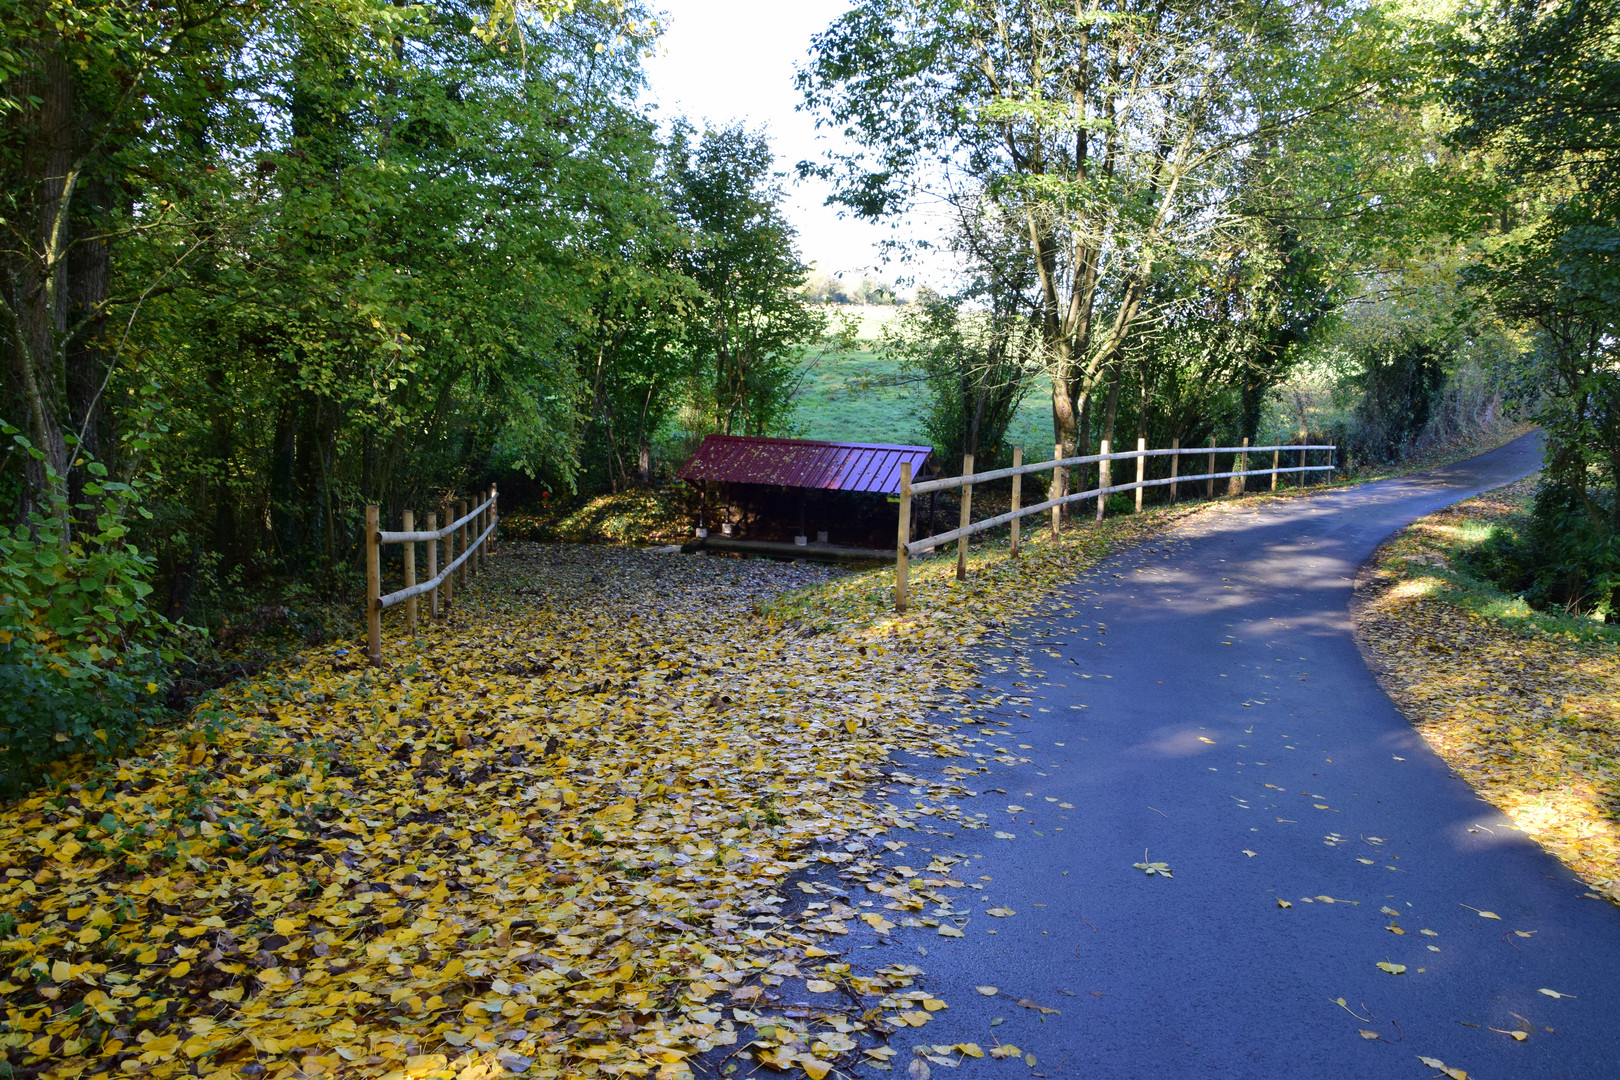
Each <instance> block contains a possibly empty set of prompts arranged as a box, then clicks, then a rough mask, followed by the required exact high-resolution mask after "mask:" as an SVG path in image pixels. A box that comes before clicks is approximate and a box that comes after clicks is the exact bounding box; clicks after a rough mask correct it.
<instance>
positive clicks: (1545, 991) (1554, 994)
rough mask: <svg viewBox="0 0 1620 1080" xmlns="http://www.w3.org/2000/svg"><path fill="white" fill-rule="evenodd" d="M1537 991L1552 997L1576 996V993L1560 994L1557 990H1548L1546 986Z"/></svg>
mask: <svg viewBox="0 0 1620 1080" xmlns="http://www.w3.org/2000/svg"><path fill="white" fill-rule="evenodd" d="M1536 993H1538V994H1546V995H1547V996H1548V997H1550V998H1573V997H1574V996H1575V995H1574V994H1560V993H1559V992H1558V991H1556V990H1548V989H1547V988H1546V987H1545V986H1544V987H1542V988H1541V989H1540V990H1537V991H1536Z"/></svg>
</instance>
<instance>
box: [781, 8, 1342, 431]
mask: <svg viewBox="0 0 1620 1080" xmlns="http://www.w3.org/2000/svg"><path fill="white" fill-rule="evenodd" d="M1346 23H1347V15H1346V14H1345V12H1343V11H1341V10H1340V9H1338V8H1335V7H1331V6H1330V7H1301V6H1290V5H1280V4H1274V3H1269V2H1265V0H1256V2H1250V0H1222V2H1220V3H1217V4H1215V5H1213V6H1212V5H1209V4H1185V3H1180V2H1172V3H1156V4H1144V3H1138V2H1135V0H1121V2H1114V3H1101V2H1094V3H1082V4H1073V5H1071V4H1060V3H1056V2H1054V0H1027V2H1012V0H966V2H950V0H866V2H864V3H861V4H859V5H858V6H857V7H856V8H855V9H853V10H852V11H850V12H849V13H848V14H846V15H845V16H843V17H842V18H841V19H840V20H839V21H838V22H837V23H835V24H834V25H833V27H832V28H831V29H829V30H828V31H826V32H825V33H823V34H822V35H820V36H819V37H818V38H817V39H816V42H815V57H814V59H813V61H812V62H811V64H810V66H809V67H808V68H807V69H806V70H805V71H804V72H802V73H801V76H800V85H801V87H802V88H803V90H804V92H805V95H806V98H805V100H806V105H807V107H809V108H811V109H814V110H816V111H817V112H819V113H820V120H821V122H824V123H827V124H829V125H831V126H834V127H838V128H841V129H844V130H845V131H846V132H847V133H848V134H849V136H850V137H851V138H852V139H853V141H854V142H855V143H856V145H857V149H856V150H855V151H853V152H851V153H849V154H846V155H843V156H841V157H837V158H835V159H834V160H833V161H831V162H829V163H824V164H820V165H815V164H811V163H806V164H805V165H804V166H801V168H803V169H804V170H805V171H806V172H814V173H819V174H821V175H823V176H827V177H830V178H833V179H835V180H836V181H837V182H838V183H839V185H840V186H839V188H838V192H837V195H836V198H837V199H838V200H840V201H842V202H843V203H845V204H846V205H848V206H850V207H851V208H853V209H854V210H855V211H856V212H857V213H860V214H862V215H865V216H868V217H877V216H881V215H883V214H886V213H890V212H894V211H897V210H900V209H903V208H905V207H906V206H907V205H909V204H910V203H911V202H912V201H913V198H914V196H913V195H912V191H913V189H914V188H916V187H917V186H919V185H927V184H930V183H931V184H932V185H933V187H934V188H935V189H937V190H938V192H939V193H942V194H945V195H947V196H952V195H954V196H961V195H964V194H965V195H966V196H967V197H969V198H972V197H977V193H979V192H982V193H984V194H985V195H988V196H989V197H990V198H993V199H994V200H996V201H997V202H998V203H999V204H1000V205H1001V206H1002V207H1004V208H1005V209H1006V210H1007V211H1008V212H1009V213H1013V214H1015V215H1016V216H1017V217H1018V218H1019V220H1020V221H1021V226H1022V231H1023V233H1024V235H1025V239H1026V242H1027V244H1028V249H1029V253H1030V257H1031V259H1032V261H1033V264H1034V267H1035V273H1036V281H1037V285H1038V295H1039V304H1040V308H1039V310H1040V325H1041V336H1042V343H1043V350H1044V353H1045V361H1046V364H1047V365H1048V369H1049V371H1050V374H1051V384H1052V391H1051V394H1052V413H1053V425H1054V432H1055V434H1056V436H1057V439H1058V441H1059V442H1061V443H1062V444H1063V445H1065V446H1067V447H1073V446H1075V445H1076V444H1077V443H1085V442H1089V434H1088V423H1089V417H1090V411H1091V407H1092V399H1093V395H1094V394H1095V393H1096V391H1097V390H1098V388H1099V385H1100V384H1101V383H1102V382H1103V380H1105V379H1106V380H1107V384H1108V392H1107V396H1106V399H1105V402H1104V404H1103V414H1104V415H1103V419H1102V428H1103V432H1104V438H1107V439H1110V440H1111V439H1112V436H1113V427H1114V423H1115V417H1116V413H1117V408H1118V399H1119V391H1120V386H1121V379H1122V377H1123V375H1124V371H1125V367H1124V364H1125V360H1126V355H1127V349H1128V347H1129V345H1130V342H1131V339H1132V336H1133V334H1135V333H1136V332H1138V330H1139V328H1140V324H1141V321H1142V319H1143V317H1144V306H1145V304H1146V303H1147V301H1148V296H1149V291H1150V289H1151V287H1152V283H1153V280H1154V275H1155V273H1156V271H1157V269H1158V268H1159V266H1160V265H1161V263H1162V262H1163V260H1164V259H1165V258H1166V257H1167V255H1168V254H1169V253H1172V252H1176V251H1184V252H1186V251H1191V250H1194V249H1196V248H1197V247H1198V246H1199V245H1200V244H1201V243H1203V242H1204V241H1206V240H1207V239H1208V238H1209V237H1210V236H1211V235H1213V234H1216V233H1218V232H1220V231H1221V230H1222V229H1224V228H1226V227H1228V226H1229V225H1230V224H1231V222H1232V220H1233V215H1232V214H1231V212H1230V208H1229V206H1228V205H1227V203H1228V202H1229V200H1230V199H1232V198H1235V197H1236V195H1237V193H1238V191H1239V188H1238V187H1237V186H1235V185H1232V184H1229V183H1228V184H1223V183H1221V181H1223V180H1227V181H1229V180H1231V179H1232V178H1233V177H1234V174H1235V171H1236V163H1237V162H1238V161H1239V160H1241V159H1242V158H1243V157H1244V156H1246V155H1247V154H1249V153H1250V152H1252V150H1253V149H1254V148H1255V147H1256V146H1257V145H1258V144H1259V143H1260V142H1261V141H1262V140H1263V139H1265V138H1267V137H1271V136H1274V135H1275V134H1276V133H1278V132H1281V131H1284V130H1287V129H1288V128H1289V127H1290V126H1292V125H1294V124H1297V123H1299V122H1301V121H1302V120H1303V119H1305V118H1309V117H1311V116H1314V115H1316V114H1317V113H1319V112H1321V111H1323V110H1326V109H1330V108H1333V107H1335V106H1337V105H1339V104H1341V103H1343V102H1345V101H1348V100H1352V99H1354V98H1356V97H1357V96H1358V95H1360V94H1362V93H1363V92H1364V81H1363V80H1361V79H1360V78H1359V77H1358V76H1356V75H1355V74H1354V73H1347V72H1346V71H1342V70H1339V69H1337V68H1336V67H1335V66H1334V63H1333V62H1332V61H1331V60H1330V59H1329V58H1330V57H1331V56H1332V48H1331V47H1332V46H1333V45H1334V44H1335V43H1336V41H1337V40H1338V38H1339V37H1340V36H1341V35H1342V34H1344V33H1346V32H1347V30H1348V27H1347V26H1346Z"/></svg>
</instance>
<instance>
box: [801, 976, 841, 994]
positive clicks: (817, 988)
mask: <svg viewBox="0 0 1620 1080" xmlns="http://www.w3.org/2000/svg"><path fill="white" fill-rule="evenodd" d="M804 988H805V989H806V990H808V991H810V992H811V993H812V994H831V993H833V992H835V991H836V990H837V989H838V984H837V983H830V982H828V981H827V980H826V979H809V980H807V981H806V982H805V984H804Z"/></svg>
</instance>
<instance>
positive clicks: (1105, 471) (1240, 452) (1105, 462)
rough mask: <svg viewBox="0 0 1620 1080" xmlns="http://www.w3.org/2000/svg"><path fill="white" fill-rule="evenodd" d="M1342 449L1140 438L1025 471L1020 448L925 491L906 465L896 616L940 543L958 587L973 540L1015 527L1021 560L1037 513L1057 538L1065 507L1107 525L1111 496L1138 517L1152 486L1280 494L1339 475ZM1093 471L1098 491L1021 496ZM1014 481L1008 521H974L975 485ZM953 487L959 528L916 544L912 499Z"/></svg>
mask: <svg viewBox="0 0 1620 1080" xmlns="http://www.w3.org/2000/svg"><path fill="white" fill-rule="evenodd" d="M1336 449H1337V448H1336V447H1334V446H1332V445H1326V446H1323V445H1314V444H1313V445H1302V444H1295V445H1290V446H1281V445H1279V446H1250V445H1249V440H1248V439H1244V440H1243V445H1242V446H1216V445H1215V440H1214V439H1211V440H1210V444H1209V445H1208V446H1182V445H1180V440H1177V441H1176V442H1175V443H1173V444H1172V445H1171V447H1170V448H1169V449H1167V450H1149V449H1148V448H1147V441H1146V440H1145V439H1138V440H1137V443H1136V449H1135V450H1127V451H1122V452H1119V453H1110V452H1109V449H1108V443H1107V441H1106V440H1105V441H1104V442H1103V444H1102V453H1100V454H1084V455H1081V456H1079V457H1064V456H1063V448H1062V447H1061V446H1058V447H1054V448H1053V456H1052V460H1050V461H1037V462H1034V463H1032V464H1028V465H1026V464H1024V460H1023V459H1024V451H1023V448H1022V447H1017V448H1014V450H1013V464H1012V467H1011V468H1007V469H992V470H990V471H988V472H982V473H978V474H975V473H974V472H973V455H972V454H967V455H965V456H964V457H963V459H962V475H961V476H949V477H942V478H941V479H938V480H926V481H923V482H922V483H920V484H913V483H912V482H911V466H910V464H909V463H905V464H902V465H901V466H900V535H899V539H898V543H897V545H896V547H895V567H894V608H895V610H896V611H904V610H906V590H907V586H908V584H909V575H910V562H911V556H913V555H916V554H919V553H921V552H925V551H932V550H933V549H934V548H936V547H938V546H940V545H941V544H948V543H950V542H951V541H952V540H955V541H956V542H957V546H956V577H957V579H958V580H961V579H962V578H965V577H966V576H967V549H968V540H969V539H970V538H971V537H972V536H973V535H974V534H975V533H981V532H986V531H988V530H990V529H995V528H999V527H1001V526H1002V525H1008V524H1010V525H1011V526H1012V529H1011V534H1012V546H1011V553H1012V554H1013V555H1017V554H1018V547H1019V529H1018V526H1019V522H1021V521H1022V520H1023V519H1024V518H1026V517H1029V516H1031V515H1033V514H1040V513H1045V512H1046V511H1048V510H1050V511H1051V513H1052V535H1053V536H1056V535H1057V534H1058V533H1059V531H1060V530H1061V529H1062V527H1063V524H1062V523H1063V514H1062V508H1063V507H1064V506H1066V505H1068V504H1070V503H1077V502H1082V501H1084V500H1086V499H1096V500H1097V520H1098V521H1101V520H1103V515H1104V514H1105V513H1106V510H1107V505H1108V496H1110V495H1112V494H1114V493H1115V492H1120V491H1134V492H1136V511H1137V512H1138V513H1140V512H1141V510H1142V493H1143V491H1145V490H1146V489H1147V488H1150V487H1163V486H1166V485H1168V486H1169V488H1170V500H1171V501H1172V502H1174V501H1176V498H1177V496H1178V495H1179V493H1180V492H1179V489H1180V486H1181V485H1182V484H1192V483H1196V482H1197V481H1204V482H1205V483H1206V484H1207V485H1208V497H1209V498H1214V497H1215V481H1217V480H1227V481H1229V486H1228V490H1229V492H1230V493H1232V494H1237V493H1239V492H1241V491H1242V490H1243V487H1244V484H1245V480H1244V478H1245V477H1250V476H1270V477H1271V490H1273V491H1275V490H1277V478H1278V477H1279V476H1282V475H1285V474H1288V473H1298V474H1300V483H1301V484H1303V483H1305V480H1306V477H1307V474H1309V473H1314V472H1332V471H1333V453H1334V451H1335V450H1336ZM1268 451H1269V452H1270V453H1271V468H1269V469H1250V468H1249V467H1248V463H1249V455H1250V454H1263V453H1266V452H1268ZM1314 451H1325V452H1327V455H1328V458H1327V464H1325V465H1312V464H1310V463H1309V462H1310V455H1311V453H1312V452H1314ZM1285 453H1290V454H1292V453H1298V454H1299V464H1297V465H1289V466H1284V465H1283V464H1282V455H1283V454H1285ZM1217 454H1232V455H1234V460H1233V465H1234V468H1232V469H1229V470H1227V471H1225V472H1218V471H1216V468H1215V457H1216V455H1217ZM1193 455H1198V456H1205V455H1207V456H1208V458H1209V466H1208V471H1206V472H1202V473H1197V474H1192V475H1187V476H1182V475H1180V466H1181V459H1182V458H1183V457H1190V456H1193ZM1151 457H1168V458H1169V459H1170V475H1169V476H1167V477H1166V476H1161V477H1155V478H1154V479H1152V480H1149V479H1147V459H1148V458H1151ZM1116 461H1135V462H1136V479H1135V480H1134V481H1133V482H1131V483H1126V484H1114V483H1110V470H1111V467H1112V465H1113V463H1114V462H1116ZM1092 464H1095V465H1097V467H1098V473H1097V480H1098V484H1097V486H1096V487H1094V488H1091V489H1090V490H1087V491H1076V492H1071V493H1068V494H1064V495H1059V496H1057V497H1055V498H1051V499H1047V500H1046V501H1045V502H1041V503H1036V504H1034V505H1032V506H1022V505H1020V496H1021V494H1022V479H1023V477H1024V476H1026V475H1028V474H1030V473H1035V472H1046V471H1048V470H1051V471H1052V473H1053V487H1056V488H1061V486H1062V479H1063V476H1064V472H1063V470H1066V469H1072V468H1075V467H1077V466H1085V465H1092ZM1008 478H1011V480H1012V509H1011V510H1009V511H1008V512H1007V513H1005V514H997V515H996V516H995V517H990V518H985V519H984V520H983V521H974V520H973V519H972V518H973V487H974V485H975V484H987V483H990V482H991V481H993V480H1006V479H1008ZM955 488H961V489H962V514H961V522H960V524H959V526H958V527H957V528H955V529H952V530H951V531H950V532H944V533H939V534H937V535H935V536H925V537H923V538H921V539H918V540H913V539H911V500H912V499H913V498H914V497H915V496H917V495H927V494H929V493H930V492H937V491H950V490H953V489H955Z"/></svg>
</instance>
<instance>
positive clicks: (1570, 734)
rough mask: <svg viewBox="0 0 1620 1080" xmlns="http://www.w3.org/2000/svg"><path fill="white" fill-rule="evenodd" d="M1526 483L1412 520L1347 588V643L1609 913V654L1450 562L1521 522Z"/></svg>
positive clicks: (1601, 639) (1452, 759) (1612, 715)
mask: <svg viewBox="0 0 1620 1080" xmlns="http://www.w3.org/2000/svg"><path fill="white" fill-rule="evenodd" d="M1533 485H1534V480H1533V479H1532V480H1526V481H1522V482H1521V483H1519V484H1515V485H1512V486H1511V487H1507V488H1503V489H1501V490H1499V491H1496V492H1493V493H1491V494H1488V495H1485V496H1482V497H1480V498H1477V499H1473V500H1470V501H1468V502H1465V503H1460V504H1458V505H1457V506H1454V507H1452V508H1450V509H1448V510H1446V511H1442V512H1441V513H1438V514H1434V515H1431V516H1430V517H1427V518H1424V519H1423V520H1421V521H1419V522H1417V523H1416V524H1415V525H1413V526H1412V527H1411V528H1410V529H1408V530H1407V531H1406V532H1404V533H1402V534H1401V535H1400V536H1399V537H1398V538H1397V539H1396V540H1394V541H1393V542H1391V543H1390V544H1389V545H1387V546H1386V547H1384V548H1383V549H1381V550H1380V552H1379V555H1378V556H1377V557H1376V558H1375V560H1374V561H1373V564H1372V566H1371V569H1370V571H1369V572H1367V573H1364V575H1363V579H1362V581H1361V583H1360V585H1359V588H1358V591H1359V593H1360V596H1359V603H1358V608H1357V631H1358V634H1359V636H1360V638H1361V642H1362V646H1363V648H1364V649H1365V650H1366V651H1367V653H1368V654H1369V655H1370V657H1371V658H1372V660H1373V661H1374V664H1375V667H1377V668H1380V669H1382V670H1381V678H1382V679H1383V681H1384V684H1385V687H1386V689H1388V690H1389V691H1390V694H1391V696H1392V697H1394V698H1395V699H1396V701H1397V702H1398V703H1399V704H1400V705H1401V708H1402V710H1403V711H1404V712H1405V713H1406V715H1407V716H1408V717H1410V718H1411V720H1412V722H1413V724H1414V725H1415V726H1416V727H1417V729H1418V731H1419V732H1420V733H1421V734H1422V735H1423V737H1424V738H1425V739H1427V740H1428V742H1429V744H1430V745H1431V746H1433V747H1434V749H1435V750H1436V751H1437V752H1438V753H1439V754H1440V756H1441V757H1443V758H1444V759H1445V760H1446V763H1447V764H1448V765H1450V766H1451V767H1452V769H1453V770H1455V771H1456V772H1457V773H1458V774H1459V775H1460V776H1462V777H1463V778H1464V779H1465V780H1467V781H1468V782H1469V783H1470V784H1472V785H1473V786H1474V788H1475V789H1476V790H1477V791H1479V793H1480V794H1481V795H1483V796H1484V797H1485V798H1486V799H1488V800H1489V801H1490V802H1491V803H1492V804H1494V805H1495V806H1497V807H1498V808H1500V809H1501V810H1502V811H1503V812H1504V813H1506V814H1507V815H1508V816H1509V817H1510V818H1511V819H1512V820H1513V822H1514V824H1515V825H1516V826H1517V827H1518V828H1519V829H1521V830H1522V831H1523V832H1525V833H1526V834H1527V835H1528V836H1530V837H1532V838H1533V839H1535V840H1536V841H1537V842H1538V843H1540V844H1541V845H1542V846H1543V847H1544V848H1546V849H1547V850H1548V851H1550V852H1551V853H1552V854H1553V855H1555V856H1557V857H1558V858H1559V859H1561V860H1563V861H1564V863H1565V864H1567V865H1568V866H1569V867H1570V868H1571V869H1572V870H1574V871H1575V872H1576V873H1577V874H1578V875H1580V877H1581V878H1582V879H1583V880H1584V881H1586V882H1587V883H1588V884H1589V885H1590V886H1591V888H1592V891H1593V893H1594V894H1598V895H1602V896H1604V897H1607V898H1608V899H1610V900H1613V901H1616V902H1620V650H1617V648H1616V644H1615V642H1614V641H1613V640H1612V639H1611V638H1609V637H1608V636H1607V635H1605V634H1602V633H1600V632H1596V631H1595V629H1594V631H1592V632H1584V631H1581V630H1579V629H1578V628H1576V627H1575V625H1574V624H1573V623H1571V622H1569V621H1567V620H1556V619H1547V618H1542V617H1539V616H1537V615H1535V613H1533V612H1531V611H1529V609H1528V608H1526V607H1525V606H1524V603H1523V601H1522V600H1516V599H1515V598H1510V597H1504V596H1502V595H1501V594H1500V593H1495V592H1494V591H1493V590H1492V589H1491V588H1490V587H1489V586H1488V585H1487V584H1485V583H1482V582H1480V581H1479V580H1477V579H1476V578H1474V577H1473V576H1472V575H1470V574H1469V573H1468V572H1467V570H1466V568H1465V567H1464V566H1462V565H1460V564H1459V563H1458V561H1457V560H1458V557H1459V555H1460V554H1461V553H1462V552H1463V551H1464V550H1466V549H1467V548H1468V547H1470V546H1472V545H1476V544H1478V543H1480V542H1481V541H1482V540H1483V539H1484V537H1485V535H1486V534H1487V533H1488V531H1489V528H1490V526H1491V525H1492V524H1493V523H1495V522H1499V521H1502V520H1504V519H1506V518H1509V517H1511V516H1512V515H1515V514H1519V513H1522V512H1523V510H1524V507H1525V503H1526V501H1527V500H1528V498H1529V496H1530V494H1531V492H1532V491H1533Z"/></svg>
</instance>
